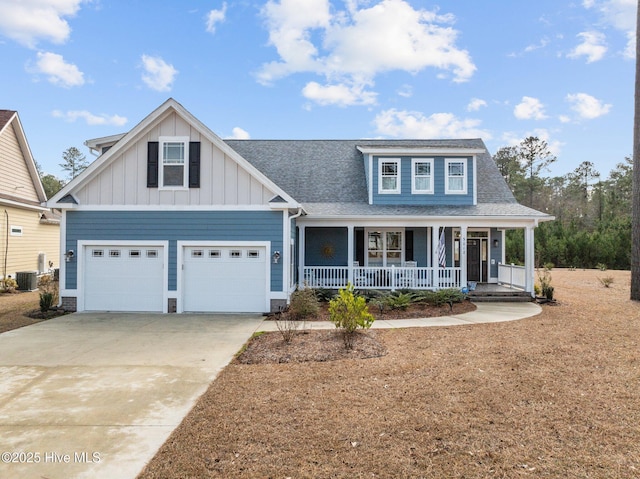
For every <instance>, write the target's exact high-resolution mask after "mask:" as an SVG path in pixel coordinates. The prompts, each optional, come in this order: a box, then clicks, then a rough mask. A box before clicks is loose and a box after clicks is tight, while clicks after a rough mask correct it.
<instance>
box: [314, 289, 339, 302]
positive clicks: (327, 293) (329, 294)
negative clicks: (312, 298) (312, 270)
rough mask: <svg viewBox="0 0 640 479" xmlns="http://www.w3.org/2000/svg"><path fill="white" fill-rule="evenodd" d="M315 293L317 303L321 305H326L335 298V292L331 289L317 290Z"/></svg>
mask: <svg viewBox="0 0 640 479" xmlns="http://www.w3.org/2000/svg"><path fill="white" fill-rule="evenodd" d="M315 293H316V298H318V301H321V302H323V303H328V302H329V301H331V300H332V299H333V298H335V297H336V291H335V290H333V289H327V288H318V289H316V290H315Z"/></svg>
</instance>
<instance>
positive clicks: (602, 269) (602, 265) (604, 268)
mask: <svg viewBox="0 0 640 479" xmlns="http://www.w3.org/2000/svg"><path fill="white" fill-rule="evenodd" d="M596 268H598V269H599V270H600V271H606V270H607V265H606V264H604V263H598V264H597V265H596Z"/></svg>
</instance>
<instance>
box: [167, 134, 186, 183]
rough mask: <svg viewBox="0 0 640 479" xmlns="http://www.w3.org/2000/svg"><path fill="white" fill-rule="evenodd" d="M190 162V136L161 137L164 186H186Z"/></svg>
mask: <svg viewBox="0 0 640 479" xmlns="http://www.w3.org/2000/svg"><path fill="white" fill-rule="evenodd" d="M188 164H189V138H188V137H161V138H160V185H161V187H162V188H186V187H187V180H188Z"/></svg>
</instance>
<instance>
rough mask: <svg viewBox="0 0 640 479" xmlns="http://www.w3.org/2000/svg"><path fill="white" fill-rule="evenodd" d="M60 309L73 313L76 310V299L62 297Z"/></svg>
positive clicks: (73, 297)
mask: <svg viewBox="0 0 640 479" xmlns="http://www.w3.org/2000/svg"><path fill="white" fill-rule="evenodd" d="M60 300H61V306H62V309H64V310H65V311H71V312H75V311H77V310H78V298H76V297H75V296H63V297H62V298H60Z"/></svg>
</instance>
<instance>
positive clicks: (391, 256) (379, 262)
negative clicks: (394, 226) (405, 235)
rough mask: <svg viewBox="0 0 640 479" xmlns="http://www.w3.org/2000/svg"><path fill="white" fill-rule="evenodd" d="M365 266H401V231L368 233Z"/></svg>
mask: <svg viewBox="0 0 640 479" xmlns="http://www.w3.org/2000/svg"><path fill="white" fill-rule="evenodd" d="M367 238H368V242H367V266H382V267H387V266H392V265H395V266H401V265H402V244H403V241H402V231H368V233H367Z"/></svg>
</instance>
